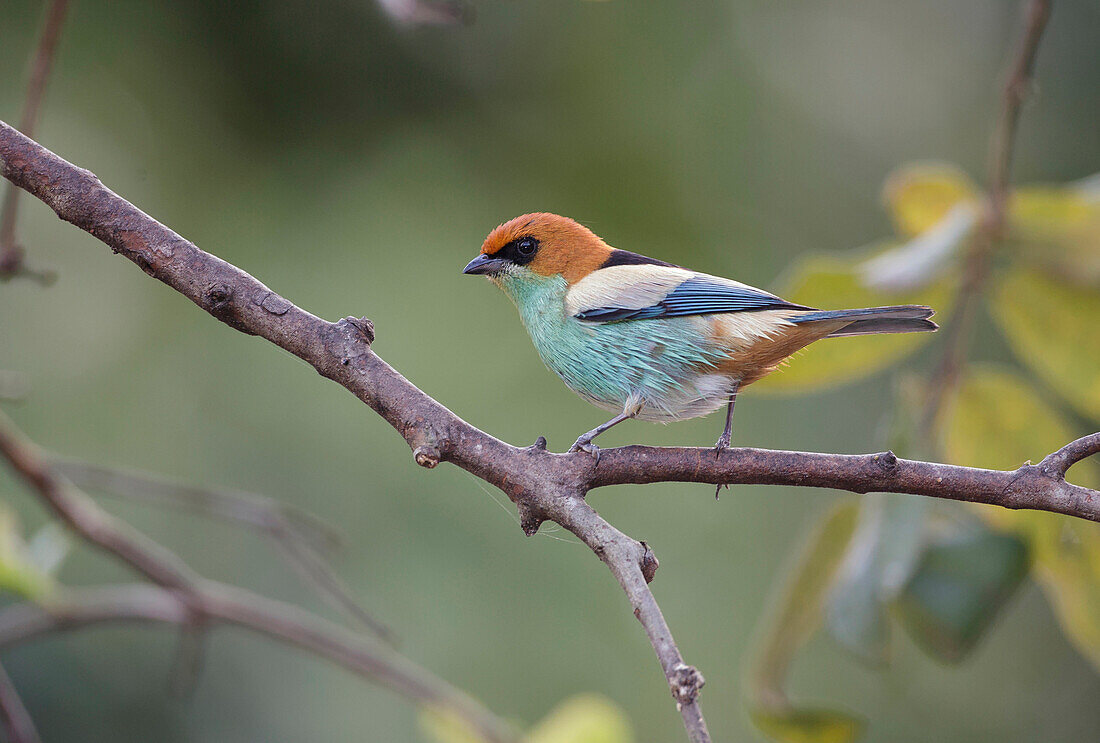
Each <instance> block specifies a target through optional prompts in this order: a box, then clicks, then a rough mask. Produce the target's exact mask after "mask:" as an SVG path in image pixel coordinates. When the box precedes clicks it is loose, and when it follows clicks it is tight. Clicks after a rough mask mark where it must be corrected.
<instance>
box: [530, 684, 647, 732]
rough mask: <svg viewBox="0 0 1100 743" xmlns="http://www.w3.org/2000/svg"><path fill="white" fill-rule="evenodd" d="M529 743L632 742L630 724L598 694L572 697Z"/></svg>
mask: <svg viewBox="0 0 1100 743" xmlns="http://www.w3.org/2000/svg"><path fill="white" fill-rule="evenodd" d="M526 740H527V743H632V742H633V740H634V732H633V730H632V729H631V727H630V721H629V720H628V719H627V717H626V715H625V714H624V713H623V711H622V709H620V708H619V707H618V706H617V705H616V704H615V703H614V702H612V701H611V700H610V699H607V698H606V697H602V696H598V695H596V694H580V695H577V696H575V697H570V698H569V699H567V700H565V701H564V702H562V703H561V704H559V705H558V706H557V707H555V708H554V709H552V710H551V711H550V714H548V715H547V716H546V717H544V718H543V719H542V721H541V722H539V724H537V725H536V726H535V727H534V728H532V729H531V731H530V732H529V733H528V735H527V738H526Z"/></svg>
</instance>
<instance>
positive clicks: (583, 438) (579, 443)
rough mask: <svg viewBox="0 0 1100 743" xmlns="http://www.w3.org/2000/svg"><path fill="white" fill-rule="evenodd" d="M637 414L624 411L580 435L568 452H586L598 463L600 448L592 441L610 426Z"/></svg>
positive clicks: (634, 411)
mask: <svg viewBox="0 0 1100 743" xmlns="http://www.w3.org/2000/svg"><path fill="white" fill-rule="evenodd" d="M637 414H638V411H636V410H624V411H623V412H621V413H619V414H618V415H616V416H615V417H614V418H612V419H611V420H609V421H608V422H607V423H601V424H600V425H598V426H596V427H595V428H593V429H592V430H591V431H589V432H588V433H582V434H581V435H580V437H579V438H578V439H577V440H576V442H574V444H573V445H572V446H571V447H569V451H570V452H575V451H586V452H588V453H589V454H591V455H592V456H594V457H595V458H596V462H597V463H598V462H599V461H600V447H598V446H596V445H595V444H593V443H592V439H594V438H596V437H597V436H599V435H600V434H601V433H603V432H604V431H606V430H607V429H609V428H611V427H612V426H617V425H619V424H620V423H622V422H623V421H625V420H628V419H630V418H633V417H634V416H635V415H637Z"/></svg>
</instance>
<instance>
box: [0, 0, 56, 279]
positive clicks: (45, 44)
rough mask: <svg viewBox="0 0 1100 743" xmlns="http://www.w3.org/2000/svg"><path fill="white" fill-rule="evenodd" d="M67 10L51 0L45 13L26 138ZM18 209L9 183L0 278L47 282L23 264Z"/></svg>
mask: <svg viewBox="0 0 1100 743" xmlns="http://www.w3.org/2000/svg"><path fill="white" fill-rule="evenodd" d="M68 9H69V0H53V2H52V3H50V7H49V10H48V11H47V12H46V21H45V24H44V25H43V26H42V35H41V37H40V38H39V40H38V49H37V50H36V51H35V54H34V62H33V63H32V65H31V77H30V80H29V81H28V82H27V97H26V99H25V100H24V103H23V116H22V118H21V119H20V122H19V128H20V129H21V130H22V132H23V133H24V134H26V135H27V136H28V137H33V136H34V127H35V124H36V123H37V122H38V112H39V110H40V108H41V106H42V98H43V94H44V93H45V92H46V81H47V80H49V78H50V68H52V67H53V59H54V55H55V54H56V52H57V41H58V39H60V38H61V27H62V25H64V23H65V13H66V11H68ZM18 211H19V189H17V188H16V187H15V186H13V185H11V184H9V185H8V186H7V188H6V189H5V192H4V204H3V207H0V279H6V278H9V277H11V276H15V275H17V274H18V275H23V276H26V277H28V278H32V279H36V280H37V281H39V282H40V283H43V284H49V283H51V282H52V281H53V280H54V274H53V273H52V272H50V271H34V270H31V269H29V268H27V267H26V266H25V265H24V264H23V254H24V251H23V248H22V246H20V245H19V244H18V243H17V242H16V239H15V220H16V216H17V214H18Z"/></svg>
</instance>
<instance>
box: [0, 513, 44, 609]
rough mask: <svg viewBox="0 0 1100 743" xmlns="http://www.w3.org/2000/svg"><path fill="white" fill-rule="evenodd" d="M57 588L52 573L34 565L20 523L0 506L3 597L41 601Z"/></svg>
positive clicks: (0, 569)
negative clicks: (7, 593)
mask: <svg viewBox="0 0 1100 743" xmlns="http://www.w3.org/2000/svg"><path fill="white" fill-rule="evenodd" d="M53 587H54V583H53V579H52V578H51V577H50V575H49V572H48V571H46V570H44V569H43V568H42V567H41V566H39V565H37V564H35V562H34V559H33V557H32V554H31V550H30V548H29V546H28V545H27V543H26V542H25V541H24V539H23V535H22V532H21V530H20V527H19V519H18V518H17V517H16V515H15V514H14V513H12V511H11V510H10V509H9V508H7V506H5V505H4V504H3V503H0V594H2V593H4V592H10V593H14V594H17V595H19V596H23V597H25V598H33V599H41V598H43V597H44V596H46V595H47V594H48V593H49V592H50V590H51V589H52V588H53Z"/></svg>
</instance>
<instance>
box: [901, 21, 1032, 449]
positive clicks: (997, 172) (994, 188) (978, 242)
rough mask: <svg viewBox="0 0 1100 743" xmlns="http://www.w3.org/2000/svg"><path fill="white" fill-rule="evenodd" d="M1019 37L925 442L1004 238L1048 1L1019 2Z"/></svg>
mask: <svg viewBox="0 0 1100 743" xmlns="http://www.w3.org/2000/svg"><path fill="white" fill-rule="evenodd" d="M1023 5H1024V7H1025V13H1024V15H1025V21H1024V33H1023V36H1022V37H1021V39H1020V42H1019V46H1018V47H1017V49H1016V50H1015V52H1014V54H1013V55H1012V58H1011V59H1010V61H1009V64H1008V68H1007V70H1006V74H1005V84H1004V92H1003V94H1002V96H1001V111H1000V114H999V116H998V118H997V123H996V125H995V127H994V130H993V135H992V137H991V138H990V143H989V172H988V175H987V178H986V181H987V182H986V188H987V192H986V196H985V203H984V205H983V215H982V220H981V223H980V225H979V229H978V231H977V234H976V236H975V239H974V241H973V243H971V245H970V249H969V250H968V251H967V254H966V260H965V263H964V266H963V276H962V281H961V282H960V283H959V288H958V290H957V292H956V295H955V302H954V307H955V311H954V314H953V315H952V316H951V318H950V320H949V322H948V323H947V326H946V327H945V328H944V335H945V336H946V340H945V342H944V353H943V357H942V358H941V359H940V363H939V365H938V366H937V367H936V371H935V372H934V373H933V375H932V381H931V383H930V385H929V388H930V400H929V405H928V407H927V409H926V413H925V416H924V419H923V420H922V421H921V431H920V433H921V435H922V438H924V439H926V440H930V439H931V438H932V433H933V431H934V429H935V427H936V424H937V422H938V418H939V416H940V415H941V413H942V412H943V410H944V408H945V406H946V403H947V401H948V400H950V399H951V396H952V395H953V394H954V392H955V389H956V388H957V387H958V385H959V380H960V379H961V377H962V372H963V369H964V368H965V366H966V346H967V344H968V343H969V341H970V336H971V334H972V332H973V326H974V321H975V319H976V313H977V310H978V303H979V300H980V299H981V295H982V291H983V289H984V288H985V282H986V279H987V278H988V277H989V269H990V263H991V259H992V256H993V253H994V252H995V251H996V249H997V246H998V245H999V244H1000V241H1001V239H1002V238H1003V236H1004V229H1005V220H1006V207H1007V205H1008V196H1009V191H1010V188H1011V182H1010V172H1011V167H1012V155H1013V152H1014V151H1015V145H1016V125H1017V123H1018V122H1019V120H1020V109H1021V108H1022V107H1023V104H1024V101H1025V100H1026V99H1027V96H1028V94H1029V93H1030V92H1031V76H1032V72H1033V71H1034V68H1035V59H1036V56H1037V55H1038V53H1039V40H1040V39H1041V38H1042V36H1043V31H1044V30H1045V29H1046V25H1047V20H1049V18H1050V5H1051V0H1024V4H1023Z"/></svg>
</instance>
